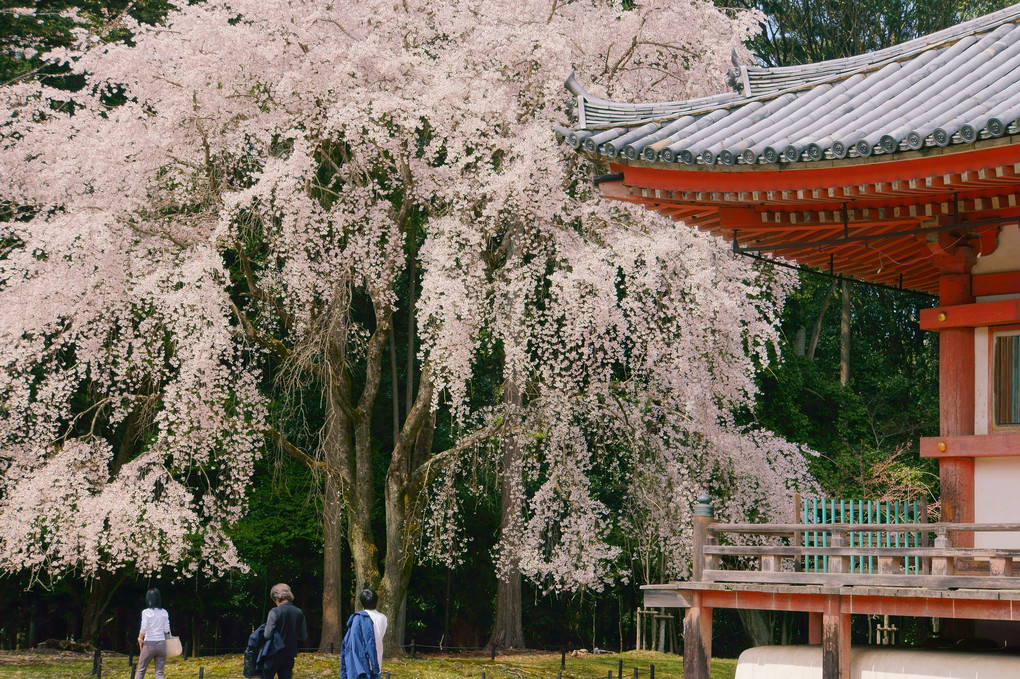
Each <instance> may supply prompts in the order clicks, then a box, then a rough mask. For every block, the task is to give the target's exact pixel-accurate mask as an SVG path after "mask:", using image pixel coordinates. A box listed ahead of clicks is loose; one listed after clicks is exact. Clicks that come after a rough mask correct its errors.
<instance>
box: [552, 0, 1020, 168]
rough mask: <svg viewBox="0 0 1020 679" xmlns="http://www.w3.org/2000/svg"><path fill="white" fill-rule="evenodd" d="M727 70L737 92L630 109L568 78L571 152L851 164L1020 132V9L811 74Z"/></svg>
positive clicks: (690, 160)
mask: <svg viewBox="0 0 1020 679" xmlns="http://www.w3.org/2000/svg"><path fill="white" fill-rule="evenodd" d="M737 68H738V70H737V71H736V72H731V76H733V82H735V83H737V87H738V88H739V89H740V90H741V91H740V92H727V93H724V94H718V95H714V96H711V97H701V98H698V99H689V100H686V101H672V102H663V103H639V104H627V103H620V102H612V101H607V100H605V99H599V98H597V97H592V96H590V95H589V94H588V93H587V92H585V90H584V88H583V87H581V85H580V84H579V83H578V82H577V80H576V79H575V78H574V77H573V76H571V77H570V78H569V79H568V80H567V89H568V90H569V91H570V92H571V93H572V94H573V95H574V96H575V97H576V108H575V126H574V129H573V130H569V129H566V128H563V129H560V130H557V132H558V133H559V134H560V135H561V136H562V137H563V138H564V139H565V141H566V142H567V143H568V144H570V146H572V147H574V148H577V149H579V150H580V149H583V150H585V151H588V152H590V153H596V154H598V155H602V156H605V157H607V158H620V157H622V158H626V159H629V160H644V161H646V162H662V163H677V162H679V163H686V164H688V165H692V164H705V165H712V164H715V163H723V164H727V165H732V164H735V163H740V164H754V163H759V164H762V163H763V164H773V163H791V162H811V161H817V160H826V159H832V158H847V157H849V158H855V157H864V156H871V155H878V154H887V153H895V152H897V151H907V150H918V149H921V148H923V147H926V146H947V145H951V144H967V143H972V142H974V141H976V140H978V139H983V138H988V137H999V136H1002V135H1004V134H1018V133H1020V5H1014V6H1013V7H1009V8H1006V9H1003V10H1000V11H998V12H995V13H993V14H989V15H988V16H985V17H981V18H978V19H974V20H973V21H969V22H966V23H963V24H960V25H959V26H954V27H953V28H949V29H946V30H944V31H939V32H938V33H933V34H932V35H929V36H925V37H922V38H918V39H916V40H911V41H910V42H906V43H903V44H902V45H897V46H895V47H890V48H888V49H884V50H880V51H877V52H871V53H868V54H863V55H860V56H856V57H849V58H846V59H834V60H832V61H825V62H821V63H817V64H808V65H805V66H791V67H783V68H757V67H747V66H738V67H737Z"/></svg>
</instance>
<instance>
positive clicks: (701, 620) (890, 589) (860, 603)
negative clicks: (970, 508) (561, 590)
mask: <svg viewBox="0 0 1020 679" xmlns="http://www.w3.org/2000/svg"><path fill="white" fill-rule="evenodd" d="M819 532H824V533H825V534H826V535H827V539H826V540H825V541H824V542H825V543H826V544H825V545H824V546H823V544H822V541H813V542H814V544H810V543H811V542H812V541H806V540H804V539H803V536H804V535H806V534H809V533H815V534H817V533H819ZM919 532H920V533H923V534H924V536H925V538H927V539H924V540H922V541H920V542H921V544H919V545H915V546H899V547H897V546H888V545H890V544H895V543H896V542H898V541H896V540H892V539H889V536H892V535H895V534H907V533H911V534H916V533H919ZM1017 532H1020V523H911V524H902V523H896V524H875V523H856V524H855V523H832V524H826V525H824V526H819V525H818V524H816V523H789V524H725V523H717V522H715V520H714V517H713V511H712V506H711V504H710V503H709V499H708V497H707V496H703V497H702V498H700V499H699V504H698V505H696V507H695V518H694V546H693V557H692V558H693V563H692V566H693V568H692V575H691V579H690V580H689V581H686V582H675V583H669V584H664V585H645V586H644V587H643V588H642V589H643V590H644V602H645V606H646V607H667V608H668V607H682V608H686V609H687V611H686V614H685V617H684V677H685V679H702V678H707V677H709V676H710V675H709V665H710V661H711V657H712V611H713V609H715V608H737V609H741V608H742V609H755V610H772V611H801V612H806V613H807V614H808V617H809V627H808V629H809V643H811V644H820V645H821V647H822V658H823V661H822V663H823V664H822V671H823V674H822V676H823V677H824V678H825V679H844V678H846V677H849V676H850V616H851V615H854V614H859V615H860V614H864V615H901V616H912V617H932V618H950V619H954V618H963V619H979V620H1007V621H1020V563H1017V564H1015V560H1017V559H1020V549H997V548H975V547H955V546H954V540H958V541H960V542H963V543H966V544H972V543H973V539H972V536H973V535H974V534H975V533H1017ZM855 534H868V535H875V534H877V535H879V536H885V539H882V538H881V537H880V538H879V539H876V540H874V541H873V543H874V544H872V545H867V544H860V543H861V542H862V541H859V540H858V541H857V542H858V544H856V545H854V544H852V542H853V540H852V539H851V538H852V536H853V535H855ZM748 536H756V537H767V538H769V539H770V542H771V544H765V545H762V544H740V542H741V538H743V537H748ZM963 536H968V537H970V539H962V540H961V537H963ZM901 542H903V543H907V542H908V541H906V540H903V541H901ZM805 559H825V560H826V568H825V570H824V571H814V572H812V571H806V570H804V568H803V564H804V563H805ZM853 559H858V560H859V561H858V563H860V561H863V560H872V559H873V560H874V561H875V562H877V564H878V568H877V572H869V569H866V568H859V567H857V568H854V567H852V560H853ZM907 564H912V565H911V566H909V567H908V566H907ZM1014 565H1016V566H1017V569H1016V574H1015V575H1014ZM910 570H913V571H915V572H908V571H910Z"/></svg>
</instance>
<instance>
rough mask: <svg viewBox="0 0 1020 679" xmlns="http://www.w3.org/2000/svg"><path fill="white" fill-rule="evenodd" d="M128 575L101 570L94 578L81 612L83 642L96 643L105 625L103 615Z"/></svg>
mask: <svg viewBox="0 0 1020 679" xmlns="http://www.w3.org/2000/svg"><path fill="white" fill-rule="evenodd" d="M125 577H126V575H123V574H122V575H119V576H118V575H115V574H113V573H110V572H108V571H100V572H99V574H98V575H97V576H95V577H94V578H92V580H91V582H90V583H89V587H88V594H87V595H86V598H85V606H84V609H83V610H82V614H81V642H82V643H85V644H92V645H93V646H95V645H96V642H97V641H98V639H99V631H100V630H101V629H102V627H103V615H104V614H105V613H106V609H107V607H109V605H110V600H111V599H113V595H114V593H115V592H116V591H117V588H118V587H120V585H121V583H123V582H124V579H125Z"/></svg>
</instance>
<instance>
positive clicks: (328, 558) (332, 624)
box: [319, 476, 344, 653]
mask: <svg viewBox="0 0 1020 679" xmlns="http://www.w3.org/2000/svg"><path fill="white" fill-rule="evenodd" d="M342 522H343V508H342V504H341V497H340V484H339V483H338V482H337V481H336V480H335V479H333V478H332V477H330V476H327V477H326V489H325V497H324V498H323V503H322V539H323V545H322V562H323V563H322V636H321V637H320V638H319V653H339V652H340V642H341V641H343V634H344V630H343V577H342V576H343V566H342V564H341V560H340V559H341V555H342V551H343V526H342Z"/></svg>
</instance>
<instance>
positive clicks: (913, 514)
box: [798, 498, 928, 575]
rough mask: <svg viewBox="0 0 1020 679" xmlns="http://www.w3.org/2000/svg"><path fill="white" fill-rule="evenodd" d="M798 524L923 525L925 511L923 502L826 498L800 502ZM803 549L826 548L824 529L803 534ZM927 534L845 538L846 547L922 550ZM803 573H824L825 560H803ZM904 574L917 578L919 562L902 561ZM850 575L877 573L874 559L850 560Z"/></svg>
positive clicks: (854, 534) (871, 534)
mask: <svg viewBox="0 0 1020 679" xmlns="http://www.w3.org/2000/svg"><path fill="white" fill-rule="evenodd" d="M798 509H799V514H800V522H801V523H809V524H818V525H819V526H824V525H825V524H832V523H902V524H911V523H927V522H928V516H927V515H928V508H927V506H925V504H924V503H923V502H921V503H919V502H916V501H905V500H834V499H830V498H801V500H800V507H799V508H798ZM800 539H801V544H803V545H804V546H805V547H828V546H829V540H830V533H829V532H828V531H826V530H824V529H819V530H817V531H805V532H804V533H803V534H802V535H801V538H800ZM927 541H928V534H927V533H924V532H921V531H902V532H900V531H896V532H888V531H881V532H878V531H876V532H863V531H862V532H856V531H855V532H852V533H848V534H847V547H922V546H927V544H928V542H927ZM801 566H802V568H803V570H805V571H808V572H812V573H827V572H828V570H829V557H827V556H805V557H804V561H803V563H802V564H801ZM903 568H904V573H907V574H912V575H919V574H921V572H922V571H921V568H922V566H921V559H920V558H919V557H909V558H906V559H904V563H903ZM850 572H851V573H877V572H878V558H877V557H874V556H852V557H850Z"/></svg>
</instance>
